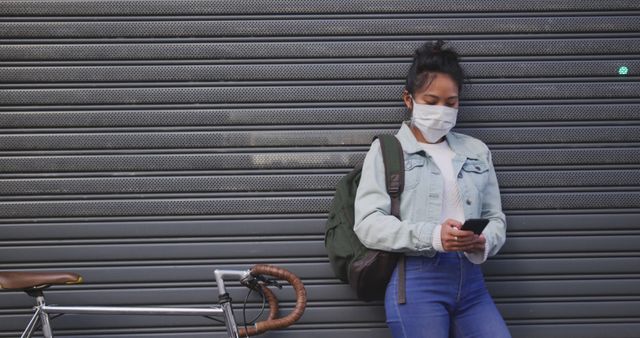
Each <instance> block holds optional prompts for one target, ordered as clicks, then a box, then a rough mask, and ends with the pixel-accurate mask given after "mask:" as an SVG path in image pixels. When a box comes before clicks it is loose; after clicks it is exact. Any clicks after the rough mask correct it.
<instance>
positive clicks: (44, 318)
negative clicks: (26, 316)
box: [21, 289, 53, 338]
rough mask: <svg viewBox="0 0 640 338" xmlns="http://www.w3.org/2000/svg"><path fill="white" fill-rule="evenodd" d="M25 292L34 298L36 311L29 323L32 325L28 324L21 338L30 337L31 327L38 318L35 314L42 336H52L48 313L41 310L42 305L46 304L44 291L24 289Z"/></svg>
mask: <svg viewBox="0 0 640 338" xmlns="http://www.w3.org/2000/svg"><path fill="white" fill-rule="evenodd" d="M25 292H26V293H27V294H28V295H29V296H31V297H34V298H35V299H36V307H35V308H36V311H35V314H34V318H33V319H32V321H31V323H29V324H32V325H29V326H28V327H27V329H26V330H25V332H24V333H23V334H22V336H21V338H27V337H31V334H32V333H33V328H34V327H35V324H36V323H37V319H38V318H36V316H37V317H39V319H40V323H41V324H42V335H43V336H44V338H53V332H52V331H51V322H50V321H49V314H48V313H47V312H46V311H44V310H43V307H44V306H45V305H46V302H45V300H44V293H43V292H42V290H41V289H31V290H25Z"/></svg>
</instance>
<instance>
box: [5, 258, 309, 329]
mask: <svg viewBox="0 0 640 338" xmlns="http://www.w3.org/2000/svg"><path fill="white" fill-rule="evenodd" d="M214 276H215V279H216V283H217V287H218V305H213V306H210V307H206V308H204V307H140V306H59V305H48V304H46V302H45V299H44V292H43V291H44V289H46V288H48V287H50V286H52V285H68V284H80V283H82V282H83V279H82V276H80V275H78V274H76V273H71V272H25V271H12V272H0V291H24V292H26V293H27V294H28V295H30V296H32V297H34V298H36V305H35V306H34V314H33V316H32V317H31V320H30V321H29V322H28V323H27V326H26V328H25V329H24V331H23V332H22V335H21V336H20V337H21V338H29V337H31V336H32V335H33V333H34V331H35V330H36V327H37V325H38V323H40V324H41V326H42V328H41V329H40V330H41V331H42V334H43V335H44V337H45V338H53V332H52V327H51V318H49V315H50V314H57V315H58V316H60V315H63V314H112V315H185V316H205V317H208V318H211V319H215V318H212V317H222V318H223V320H220V321H221V322H222V321H224V324H225V326H226V329H227V334H228V335H229V337H230V338H240V337H248V336H253V335H257V334H261V333H264V332H266V331H269V330H277V329H282V328H286V327H288V326H290V325H292V324H293V323H295V322H296V321H297V320H298V319H300V317H301V316H302V314H303V313H304V310H305V307H306V302H307V296H306V290H305V288H304V284H303V283H302V281H300V278H298V277H297V276H296V275H295V274H293V273H292V272H290V271H287V270H285V269H283V268H279V267H276V266H272V265H255V266H254V267H253V268H251V269H250V270H220V269H216V270H215V271H214ZM266 276H271V277H274V278H275V279H274V278H268V277H266ZM231 278H237V279H238V280H239V281H240V283H241V284H242V285H244V286H246V287H248V288H249V289H250V291H249V292H251V290H253V291H257V292H259V293H260V294H261V295H262V297H263V309H264V305H265V299H266V301H267V302H268V304H269V316H268V318H267V320H263V321H260V322H257V323H255V324H253V326H251V327H249V326H247V324H246V323H245V325H243V326H240V327H239V326H238V325H237V323H236V319H235V316H234V314H233V308H232V305H231V297H230V296H229V293H228V292H227V291H226V288H225V285H224V281H225V280H228V279H231ZM277 280H286V281H287V282H289V284H290V285H291V286H292V287H293V289H294V291H295V293H296V305H295V308H294V309H293V310H292V311H291V313H289V314H288V315H287V316H285V317H283V318H278V315H279V314H278V312H279V306H278V299H277V297H276V296H275V294H274V293H273V292H272V291H271V290H270V289H269V288H268V286H276V287H278V288H281V286H280V284H279V283H278V282H277ZM247 296H248V295H247ZM245 306H246V301H245ZM54 318H55V317H54Z"/></svg>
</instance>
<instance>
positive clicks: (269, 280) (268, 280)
mask: <svg viewBox="0 0 640 338" xmlns="http://www.w3.org/2000/svg"><path fill="white" fill-rule="evenodd" d="M256 279H257V280H259V281H261V282H263V283H265V284H266V285H270V286H275V287H277V288H278V289H282V285H281V284H280V283H278V281H277V280H275V279H273V278H267V277H265V276H262V275H258V276H256Z"/></svg>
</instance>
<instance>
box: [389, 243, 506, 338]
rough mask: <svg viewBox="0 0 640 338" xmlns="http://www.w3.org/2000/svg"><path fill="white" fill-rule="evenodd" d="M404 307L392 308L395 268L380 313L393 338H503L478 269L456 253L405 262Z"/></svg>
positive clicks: (503, 327)
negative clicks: (382, 312)
mask: <svg viewBox="0 0 640 338" xmlns="http://www.w3.org/2000/svg"><path fill="white" fill-rule="evenodd" d="M405 263H406V291H407V294H406V295H407V302H406V304H398V298H397V297H398V290H397V288H398V275H397V268H396V271H394V273H393V276H392V277H391V281H390V282H389V285H388V286H387V293H386V296H385V311H386V314H387V325H389V328H390V329H391V332H392V333H393V337H394V338H399V337H402V338H420V337H424V338H448V337H455V338H472V337H473V338H509V337H511V335H510V334H509V330H508V329H507V326H506V324H505V322H504V320H503V319H502V316H501V315H500V313H499V312H498V309H497V308H496V305H495V304H494V302H493V300H492V299H491V296H490V295H489V292H488V291H487V288H486V287H485V284H484V277H483V275H482V271H481V270H480V266H479V265H476V264H473V263H471V262H469V260H467V258H466V257H465V256H464V254H462V253H458V252H447V253H438V254H436V256H434V257H423V256H420V257H414V256H406V260H405Z"/></svg>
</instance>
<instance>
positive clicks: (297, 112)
mask: <svg viewBox="0 0 640 338" xmlns="http://www.w3.org/2000/svg"><path fill="white" fill-rule="evenodd" d="M399 104H400V102H399ZM637 107H638V108H640V105H637ZM602 108H603V113H605V112H606V108H605V107H602ZM633 109H636V106H635V105H629V106H628V108H620V109H616V110H615V111H618V112H619V111H622V112H625V114H627V115H630V114H632V111H633V112H634V113H635V112H636V110H633ZM610 110H611V112H610V113H611V114H615V112H614V110H612V109H610ZM516 111H517V109H516ZM407 114H408V113H407V111H406V109H405V108H404V107H380V106H378V107H326V108H317V107H307V108H276V109H274V108H259V109H251V108H246V109H175V110H166V109H158V110H98V111H93V110H84V111H48V112H47V111H45V112H42V111H40V112H38V111H25V112H20V111H15V112H0V130H1V128H3V127H15V128H19V127H25V128H28V127H118V126H128V127H136V126H232V125H252V126H255V125H274V124H275V125H279V124H287V125H297V124H311V123H317V124H338V123H399V121H402V120H403V119H404V118H405V117H406V116H408V115H407ZM605 114H606V113H605ZM310 116H313V121H309V117H310Z"/></svg>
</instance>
